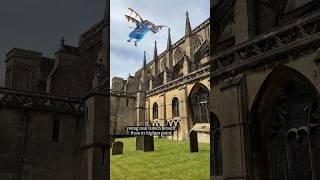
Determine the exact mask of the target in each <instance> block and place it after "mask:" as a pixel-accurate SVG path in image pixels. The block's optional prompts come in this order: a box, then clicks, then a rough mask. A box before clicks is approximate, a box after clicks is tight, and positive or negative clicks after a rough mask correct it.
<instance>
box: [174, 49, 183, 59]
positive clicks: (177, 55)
mask: <svg viewBox="0 0 320 180" xmlns="http://www.w3.org/2000/svg"><path fill="white" fill-rule="evenodd" d="M183 57H184V52H183V49H182V48H181V47H177V49H176V51H175V53H174V59H175V63H178V62H179V61H180V60H181V59H183Z"/></svg>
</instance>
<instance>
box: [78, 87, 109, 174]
mask: <svg viewBox="0 0 320 180" xmlns="http://www.w3.org/2000/svg"><path fill="white" fill-rule="evenodd" d="M108 102H109V97H108V96H107V95H106V94H105V95H103V94H99V93H92V94H90V95H89V96H88V97H87V98H86V102H85V107H86V108H87V112H88V115H87V119H86V121H85V123H84V138H83V144H82V148H81V149H82V152H83V154H82V158H81V160H82V164H83V167H84V172H80V173H81V176H80V179H81V180H93V179H94V180H106V179H109V168H110V167H108V163H109V153H110V148H109V145H108V142H107V141H108V139H109V138H108V136H109V134H110V132H109V131H110V128H109V127H110V126H109V123H108V122H109V118H110V117H108V115H109V112H108V111H109V105H108Z"/></svg>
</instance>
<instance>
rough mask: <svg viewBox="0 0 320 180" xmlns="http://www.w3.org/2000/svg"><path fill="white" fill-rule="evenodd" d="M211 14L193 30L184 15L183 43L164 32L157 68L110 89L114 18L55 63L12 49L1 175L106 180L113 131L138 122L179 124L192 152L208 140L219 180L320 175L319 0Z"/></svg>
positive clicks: (1, 94)
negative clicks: (164, 46) (111, 23)
mask: <svg viewBox="0 0 320 180" xmlns="http://www.w3.org/2000/svg"><path fill="white" fill-rule="evenodd" d="M210 8H211V17H210V20H207V21H205V22H204V23H202V24H200V25H199V26H198V27H196V28H195V29H193V30H192V28H191V26H190V22H189V17H188V15H187V17H186V26H185V27H186V28H185V36H184V37H182V39H180V40H179V41H178V42H176V43H174V44H172V42H171V38H170V32H169V33H168V41H167V42H168V44H167V50H166V51H164V52H163V53H161V54H158V52H157V48H156V44H155V50H154V58H153V60H152V61H151V62H150V63H148V64H147V63H146V59H145V58H144V59H142V60H141V61H142V64H143V66H142V68H141V69H139V70H138V71H137V72H136V73H135V75H134V76H130V77H128V79H127V80H123V79H121V78H113V80H112V90H111V91H110V89H109V87H108V85H109V82H108V78H107V77H108V75H107V73H106V71H105V70H106V69H108V68H109V62H108V59H109V54H108V52H107V50H108V49H109V46H108V45H109V26H108V23H107V22H109V20H108V18H109V17H108V14H109V13H106V16H105V18H104V20H103V21H101V22H100V23H98V24H96V25H95V26H93V27H92V28H90V29H89V30H88V31H86V32H85V33H83V34H82V35H81V36H80V42H79V46H78V47H71V46H68V45H66V44H64V43H63V42H62V43H61V47H60V48H59V50H58V51H57V53H56V57H55V58H54V59H49V58H45V57H42V55H41V53H38V52H33V51H29V50H22V49H13V50H12V51H10V52H9V53H8V54H7V58H6V65H7V66H6V68H7V69H6V88H0V179H4V180H7V179H8V180H9V179H10V180H11V179H30V180H31V179H32V180H43V179H48V180H56V179H71V180H73V179H74V180H76V179H77V180H78V179H106V177H107V174H108V167H107V164H108V163H107V161H108V157H109V155H108V151H109V146H108V142H107V139H108V138H107V137H108V135H109V134H112V135H116V134H124V133H125V130H124V127H125V126H126V125H135V124H139V125H142V124H145V123H149V124H153V125H157V124H161V125H163V124H172V125H175V126H176V127H177V131H176V132H175V134H174V136H173V137H172V138H174V139H177V140H183V139H187V140H189V141H190V144H192V141H194V140H195V139H196V140H199V141H208V139H209V137H210V143H211V154H210V156H211V157H210V162H211V179H214V180H229V179H230V180H291V179H297V180H302V179H303V180H318V179H320V99H319V91H320V85H319V84H320V65H319V63H320V2H319V0H277V1H276V0H259V1H258V0H212V1H211V7H210ZM106 12H109V11H108V6H107V8H106ZM109 95H110V96H109ZM109 97H110V101H109ZM109 102H110V103H111V104H109ZM120 110H121V111H120ZM109 111H111V112H110V115H111V117H108V116H107V115H108V114H109ZM123 112H124V113H123ZM109 120H110V121H109ZM109 122H110V124H108V123H109ZM109 130H110V133H109V132H108V131H109ZM194 135H196V136H194ZM195 137H196V138H195ZM173 143H174V142H173ZM106 154H107V155H106ZM62 165H63V166H62Z"/></svg>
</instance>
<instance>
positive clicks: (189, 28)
mask: <svg viewBox="0 0 320 180" xmlns="http://www.w3.org/2000/svg"><path fill="white" fill-rule="evenodd" d="M191 33H192V29H191V24H190V20H189V12H188V11H187V12H186V29H185V35H190V34H191Z"/></svg>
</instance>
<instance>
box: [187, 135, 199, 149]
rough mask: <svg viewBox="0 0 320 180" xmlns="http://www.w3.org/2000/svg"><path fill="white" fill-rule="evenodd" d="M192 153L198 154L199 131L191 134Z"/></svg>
mask: <svg viewBox="0 0 320 180" xmlns="http://www.w3.org/2000/svg"><path fill="white" fill-rule="evenodd" d="M189 141H190V152H192V153H193V152H198V151H199V150H198V135H197V131H191V132H190V134H189Z"/></svg>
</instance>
